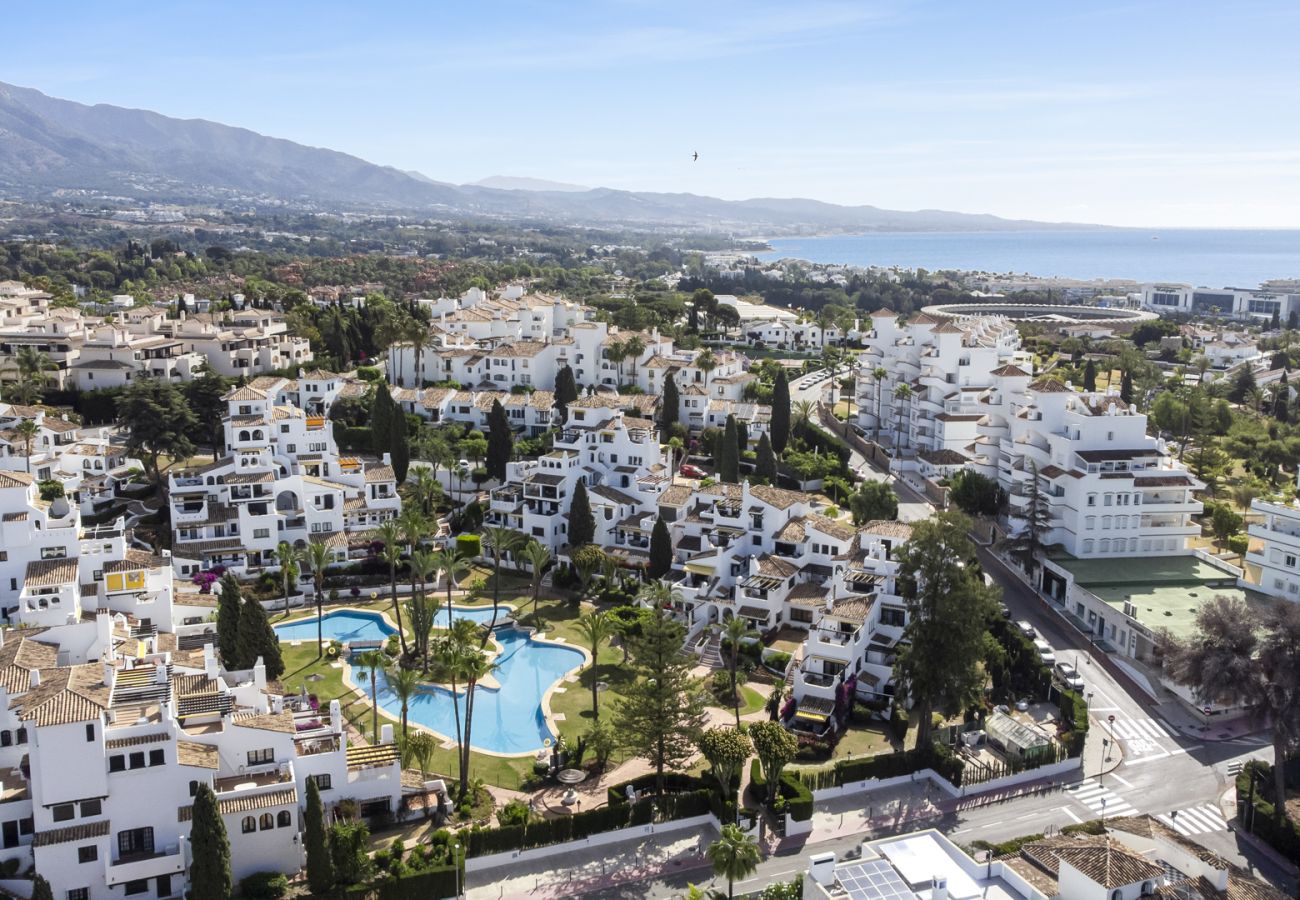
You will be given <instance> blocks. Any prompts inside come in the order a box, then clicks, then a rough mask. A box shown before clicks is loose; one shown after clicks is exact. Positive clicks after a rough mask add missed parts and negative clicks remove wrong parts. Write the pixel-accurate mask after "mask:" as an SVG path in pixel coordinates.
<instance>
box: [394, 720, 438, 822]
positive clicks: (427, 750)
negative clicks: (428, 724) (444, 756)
mask: <svg viewBox="0 0 1300 900" xmlns="http://www.w3.org/2000/svg"><path fill="white" fill-rule="evenodd" d="M437 747H438V742H437V741H436V740H434V737H433V735H431V734H429V732H427V731H417V732H416V733H415V734H413V735H411V736H410V737H408V738H407V739H406V742H405V743H404V744H403V745H402V756H403V757H404V758H403V760H402V763H403V765H405V766H408V767H409V766H410V765H411V764H412V763H414V764H415V767H416V768H418V769H419V770H420V786H421V790H423V786H424V783H425V782H426V781H428V780H429V776H428V772H429V764H430V763H432V762H433V751H434V750H436V749H437ZM424 817H425V818H426V819H427V818H429V795H428V794H427V793H425V794H424Z"/></svg>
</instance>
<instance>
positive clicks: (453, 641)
mask: <svg viewBox="0 0 1300 900" xmlns="http://www.w3.org/2000/svg"><path fill="white" fill-rule="evenodd" d="M477 637H478V626H477V625H475V624H474V622H473V621H471V620H470V619H456V620H455V621H454V622H449V623H448V627H447V633H446V634H444V635H443V636H442V639H441V640H440V641H438V663H439V665H441V666H442V668H443V669H444V670H445V671H446V672H447V681H448V683H449V684H450V685H451V711H452V716H453V717H454V719H455V728H456V734H455V735H454V737H455V738H456V765H457V768H458V770H459V772H458V774H459V777H460V780H461V781H462V782H464V780H465V757H464V754H463V753H461V747H462V746H463V743H462V739H463V735H464V732H463V729H462V727H461V720H460V703H459V701H458V700H457V693H456V685H457V683H458V682H459V681H460V675H461V672H462V671H464V668H465V659H466V657H468V656H469V654H471V653H475V652H477V651H475V650H474V647H473V644H474V639H475V638H477Z"/></svg>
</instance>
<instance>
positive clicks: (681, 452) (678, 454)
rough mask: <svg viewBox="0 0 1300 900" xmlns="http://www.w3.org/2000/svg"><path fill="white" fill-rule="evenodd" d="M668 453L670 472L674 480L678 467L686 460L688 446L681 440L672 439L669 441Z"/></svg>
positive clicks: (677, 438)
mask: <svg viewBox="0 0 1300 900" xmlns="http://www.w3.org/2000/svg"><path fill="white" fill-rule="evenodd" d="M668 453H669V456H668V462H669V467H668V471H669V472H670V473H671V474H672V477H673V478H676V477H677V467H678V466H680V465H681V464H682V460H683V459H685V458H686V445H685V444H684V443H682V439H681V438H679V437H670V438H669V439H668Z"/></svg>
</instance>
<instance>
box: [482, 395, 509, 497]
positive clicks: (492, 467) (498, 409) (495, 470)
mask: <svg viewBox="0 0 1300 900" xmlns="http://www.w3.org/2000/svg"><path fill="white" fill-rule="evenodd" d="M513 443H514V439H513V437H512V435H511V434H510V420H509V419H507V418H506V408H505V407H504V406H502V405H501V401H500V400H493V401H492V409H491V411H490V412H488V449H487V470H488V474H489V475H491V476H492V477H493V478H495V479H496V480H497V481H500V482H502V483H504V482H505V480H506V464H507V463H508V462H510V448H511V446H512V445H513Z"/></svg>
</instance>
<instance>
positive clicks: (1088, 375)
mask: <svg viewBox="0 0 1300 900" xmlns="http://www.w3.org/2000/svg"><path fill="white" fill-rule="evenodd" d="M1083 389H1084V390H1085V391H1095V390H1097V364H1096V363H1095V362H1094V361H1092V360H1091V359H1090V360H1088V362H1087V364H1086V365H1085V366H1084V367H1083Z"/></svg>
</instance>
